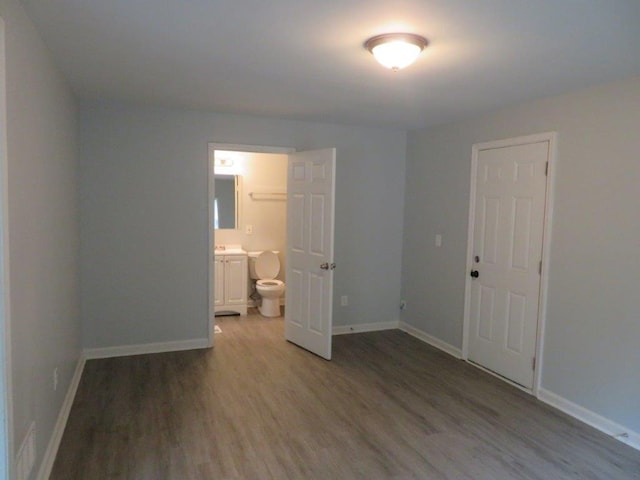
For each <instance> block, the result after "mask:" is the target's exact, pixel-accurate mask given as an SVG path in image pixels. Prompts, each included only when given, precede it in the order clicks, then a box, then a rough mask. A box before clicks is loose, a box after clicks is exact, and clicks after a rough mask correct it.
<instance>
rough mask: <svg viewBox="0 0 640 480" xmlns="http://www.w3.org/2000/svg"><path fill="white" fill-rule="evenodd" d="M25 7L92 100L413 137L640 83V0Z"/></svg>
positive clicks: (105, 2) (100, 0)
mask: <svg viewBox="0 0 640 480" xmlns="http://www.w3.org/2000/svg"><path fill="white" fill-rule="evenodd" d="M23 2H24V4H25V5H26V7H27V10H28V12H29V14H30V16H31V18H32V19H33V21H34V23H35V24H36V26H37V28H38V29H39V31H40V32H41V34H42V36H43V38H44V40H45V41H46V43H47V44H48V45H49V47H50V48H51V50H52V52H53V54H54V56H55V58H56V61H57V63H58V65H59V67H60V68H61V69H62V71H63V72H64V73H65V75H66V76H67V77H68V79H69V81H70V82H71V85H72V87H73V88H74V90H75V92H76V93H77V95H78V96H80V97H81V98H106V99H116V100H123V101H134V102H141V103H149V104H154V105H164V106H172V107H187V108H195V109H203V110H211V111H216V112H234V113H249V114H256V115H267V116H274V117H281V118H291V119H304V120H317V121H330V122H338V123H351V124H361V125H371V126H384V127H393V128H402V129H405V128H418V127H423V126H429V125H434V124H438V123H445V122H450V121H453V120H457V119H460V118H463V117H468V116H473V115H478V114H480V113H482V112H485V111H489V110H493V109H496V108H500V107H503V106H505V105H508V104H511V103H514V102H518V101H523V100H527V99H532V98H538V97H544V96H550V95H555V94H559V93H563V92H566V91H569V90H572V89H576V88H580V87H585V86H589V85H593V84H597V83H601V82H607V81H612V80H617V79H620V78H624V77H630V76H633V75H640V48H639V47H640V0H627V1H624V0H394V1H390V0H367V1H364V0H270V1H266V0H55V1H52V0H23ZM392 31H407V32H414V33H418V34H420V35H423V36H425V37H427V38H428V39H429V40H430V42H431V45H430V46H429V47H428V48H427V49H426V50H425V52H424V53H423V55H422V56H421V57H420V59H419V60H418V62H417V63H415V64H414V65H412V66H411V67H409V68H407V69H406V70H402V71H400V72H397V73H394V72H391V71H388V70H385V69H383V68H382V67H381V66H380V65H378V64H377V63H376V62H375V61H374V59H373V57H372V56H371V55H370V54H369V53H368V52H367V51H366V50H365V49H364V48H363V43H364V41H365V40H366V39H367V38H369V37H371V36H373V35H376V34H380V33H386V32H392Z"/></svg>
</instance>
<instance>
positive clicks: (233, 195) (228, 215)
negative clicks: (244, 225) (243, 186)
mask: <svg viewBox="0 0 640 480" xmlns="http://www.w3.org/2000/svg"><path fill="white" fill-rule="evenodd" d="M213 178H214V182H215V184H214V189H215V190H214V191H215V198H214V200H213V227H214V228H215V229H216V230H221V229H230V230H234V229H237V228H240V175H221V174H215V175H214V177H213Z"/></svg>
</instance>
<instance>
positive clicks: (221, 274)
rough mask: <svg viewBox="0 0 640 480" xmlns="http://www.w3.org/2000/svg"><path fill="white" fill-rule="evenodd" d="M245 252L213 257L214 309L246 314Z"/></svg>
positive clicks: (226, 253)
mask: <svg viewBox="0 0 640 480" xmlns="http://www.w3.org/2000/svg"><path fill="white" fill-rule="evenodd" d="M247 272H248V267H247V253H246V252H244V251H242V253H231V252H225V254H224V255H219V254H216V255H215V257H214V282H213V288H214V299H215V300H214V307H215V308H214V311H215V312H216V313H217V312H237V313H239V314H240V315H246V314H247V281H248V280H247Z"/></svg>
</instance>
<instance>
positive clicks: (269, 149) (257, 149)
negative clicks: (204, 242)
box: [207, 142, 296, 347]
mask: <svg viewBox="0 0 640 480" xmlns="http://www.w3.org/2000/svg"><path fill="white" fill-rule="evenodd" d="M216 150H229V151H233V152H250V153H279V154H285V155H288V154H290V153H293V152H295V151H296V149H295V148H292V147H273V146H265V145H244V144H239V143H220V142H209V143H208V144H207V176H208V177H209V203H208V206H207V225H208V227H207V228H208V232H209V236H208V241H209V247H208V248H207V269H208V270H209V282H208V284H207V288H208V292H207V298H208V303H209V307H208V309H207V310H208V312H209V314H208V316H207V330H208V336H209V346H210V347H213V343H214V338H215V318H216V317H215V297H214V291H213V287H214V282H215V279H214V277H215V268H214V267H215V266H214V264H213V263H212V261H211V259H212V258H213V256H214V255H215V239H216V230H215V228H213V201H214V199H215V190H214V184H215V182H214V177H213V175H214V163H213V161H214V153H215V151H216Z"/></svg>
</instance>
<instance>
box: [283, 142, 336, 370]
mask: <svg viewBox="0 0 640 480" xmlns="http://www.w3.org/2000/svg"><path fill="white" fill-rule="evenodd" d="M335 163H336V150H335V148H328V149H323V150H313V151H309V152H297V153H293V154H290V155H289V166H288V183H287V192H288V193H287V197H288V201H287V277H286V278H287V295H286V309H285V338H286V339H287V340H289V341H290V342H293V343H295V344H296V345H299V346H301V347H302V348H305V349H307V350H309V351H310V352H313V353H315V354H317V355H319V356H321V357H322V358H326V359H327V360H331V334H332V326H333V325H332V323H333V322H332V307H333V269H334V268H335V264H334V263H333V217H334V188H335V187H334V183H335Z"/></svg>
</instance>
